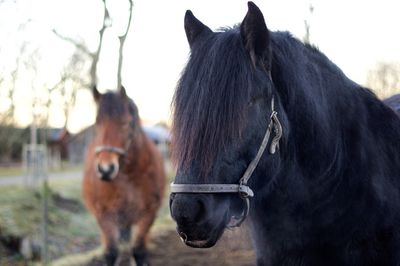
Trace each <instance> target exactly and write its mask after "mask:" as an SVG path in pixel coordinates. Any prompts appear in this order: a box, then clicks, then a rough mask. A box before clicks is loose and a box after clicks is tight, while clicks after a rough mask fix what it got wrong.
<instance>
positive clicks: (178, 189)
mask: <svg viewBox="0 0 400 266" xmlns="http://www.w3.org/2000/svg"><path fill="white" fill-rule="evenodd" d="M271 110H272V113H271V116H270V122H269V124H268V128H267V131H266V132H265V135H264V138H263V141H262V143H261V145H260V147H259V148H258V152H257V154H256V156H255V157H254V159H253V160H252V161H251V162H250V164H249V166H248V167H247V169H246V171H245V172H244V174H243V176H242V177H241V178H240V180H239V184H174V183H171V193H208V194H214V193H238V194H239V196H240V198H242V199H243V200H244V201H245V203H246V205H245V209H244V211H243V212H242V214H241V216H240V217H235V218H238V221H237V222H236V223H235V224H233V225H230V226H229V227H236V226H240V225H241V224H242V223H243V221H244V220H245V219H246V217H247V215H248V214H249V209H250V200H249V198H250V197H253V196H254V192H253V190H252V189H251V188H250V187H249V186H248V185H247V183H248V181H249V179H250V177H251V175H252V174H253V172H254V170H255V169H256V167H257V165H258V163H259V161H260V159H261V156H262V155H263V153H264V150H265V149H266V147H267V145H268V141H269V138H270V135H271V131H273V132H274V134H275V136H274V138H273V139H272V141H271V144H270V148H269V153H270V154H274V153H275V152H276V150H277V149H278V148H279V140H280V139H281V137H282V125H281V123H280V121H279V119H278V112H277V111H275V110H274V98H273V97H272V100H271Z"/></svg>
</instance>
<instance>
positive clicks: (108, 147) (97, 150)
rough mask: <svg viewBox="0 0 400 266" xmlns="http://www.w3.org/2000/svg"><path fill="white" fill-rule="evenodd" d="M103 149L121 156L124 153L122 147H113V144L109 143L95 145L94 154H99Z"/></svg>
mask: <svg viewBox="0 0 400 266" xmlns="http://www.w3.org/2000/svg"><path fill="white" fill-rule="evenodd" d="M103 151H107V152H112V153H116V154H118V155H121V156H123V155H125V154H126V151H125V150H124V149H122V148H118V147H114V146H111V145H101V146H96V148H95V149H94V152H95V153H96V154H99V153H100V152H103Z"/></svg>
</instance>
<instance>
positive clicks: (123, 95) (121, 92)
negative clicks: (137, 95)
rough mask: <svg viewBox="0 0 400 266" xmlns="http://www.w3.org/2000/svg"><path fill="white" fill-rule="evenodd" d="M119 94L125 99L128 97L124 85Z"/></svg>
mask: <svg viewBox="0 0 400 266" xmlns="http://www.w3.org/2000/svg"><path fill="white" fill-rule="evenodd" d="M119 95H121V98H123V99H126V98H128V95H127V94H126V90H125V87H124V86H123V85H121V88H120V89H119Z"/></svg>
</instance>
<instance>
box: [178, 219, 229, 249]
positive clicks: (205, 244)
mask: <svg viewBox="0 0 400 266" xmlns="http://www.w3.org/2000/svg"><path fill="white" fill-rule="evenodd" d="M229 220H230V219H229V217H228V215H224V219H222V221H221V222H220V223H219V224H218V225H217V226H216V227H215V228H213V229H212V228H210V229H209V230H202V231H203V232H204V231H206V232H208V233H207V234H201V237H198V238H195V237H193V238H192V239H191V237H189V238H188V236H187V235H186V234H185V233H183V232H180V230H179V228H178V232H179V235H180V237H181V240H182V242H183V243H185V244H186V245H187V246H189V247H192V248H210V247H213V246H214V245H215V244H216V243H217V242H218V240H219V239H220V238H221V236H222V235H223V233H224V231H225V228H226V226H227V223H228V222H229Z"/></svg>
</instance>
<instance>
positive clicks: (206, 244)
mask: <svg viewBox="0 0 400 266" xmlns="http://www.w3.org/2000/svg"><path fill="white" fill-rule="evenodd" d="M215 243H217V240H215V241H213V240H195V241H186V242H185V244H186V245H187V246H189V247H192V248H211V247H213V246H214V245H215Z"/></svg>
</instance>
